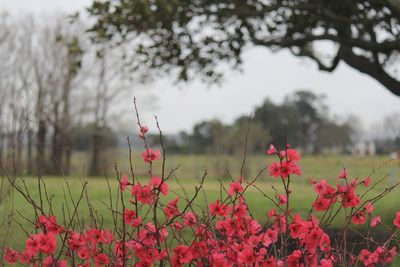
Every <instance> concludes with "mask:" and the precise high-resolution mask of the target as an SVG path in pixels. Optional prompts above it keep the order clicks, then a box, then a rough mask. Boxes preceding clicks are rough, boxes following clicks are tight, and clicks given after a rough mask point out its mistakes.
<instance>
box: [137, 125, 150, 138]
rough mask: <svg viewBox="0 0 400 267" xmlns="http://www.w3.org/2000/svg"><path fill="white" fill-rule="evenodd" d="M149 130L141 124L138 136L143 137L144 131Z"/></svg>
mask: <svg viewBox="0 0 400 267" xmlns="http://www.w3.org/2000/svg"><path fill="white" fill-rule="evenodd" d="M148 131H149V128H147V126H142V127H140V131H139V137H140V138H142V139H144V135H145V133H147V132H148Z"/></svg>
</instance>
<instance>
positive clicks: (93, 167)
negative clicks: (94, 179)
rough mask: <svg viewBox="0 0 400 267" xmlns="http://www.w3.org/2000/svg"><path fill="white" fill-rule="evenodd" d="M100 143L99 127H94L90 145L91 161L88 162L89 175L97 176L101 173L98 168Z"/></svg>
mask: <svg viewBox="0 0 400 267" xmlns="http://www.w3.org/2000/svg"><path fill="white" fill-rule="evenodd" d="M101 144H102V136H101V132H100V127H96V128H95V129H94V132H93V135H92V146H91V162H90V170H89V175H90V176H99V175H101V174H102V170H101V168H100V146H101Z"/></svg>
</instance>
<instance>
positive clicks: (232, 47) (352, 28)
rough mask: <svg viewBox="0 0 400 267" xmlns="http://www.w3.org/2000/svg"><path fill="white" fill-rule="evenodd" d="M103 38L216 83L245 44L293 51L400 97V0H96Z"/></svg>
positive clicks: (147, 60)
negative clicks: (350, 72)
mask: <svg viewBox="0 0 400 267" xmlns="http://www.w3.org/2000/svg"><path fill="white" fill-rule="evenodd" d="M88 10H89V13H90V14H91V15H92V16H93V17H94V18H95V24H94V25H93V27H92V28H91V31H93V32H95V33H96V37H97V40H108V41H117V42H120V41H126V40H127V41H130V42H131V44H132V46H131V47H132V50H131V51H130V52H131V53H130V56H129V57H128V58H130V59H131V66H132V68H133V69H138V68H139V67H140V68H142V69H143V68H146V67H149V68H151V69H153V70H155V71H156V73H158V72H163V73H167V74H169V75H170V74H171V73H173V74H176V75H177V76H176V77H178V79H179V80H189V79H192V78H194V77H199V75H200V76H201V77H202V78H205V79H206V80H207V81H212V82H214V81H216V80H218V79H219V78H221V75H222V72H221V69H220V68H219V66H220V63H225V64H226V63H227V64H229V65H231V66H239V65H240V64H241V63H242V56H243V52H244V50H245V49H247V48H250V47H254V46H263V47H268V48H270V49H272V50H273V51H276V50H280V49H288V50H289V51H290V52H291V53H292V54H293V55H295V56H299V57H306V58H308V59H311V60H312V61H314V62H315V63H316V65H317V66H318V68H319V69H320V70H322V71H328V72H332V71H334V70H335V69H336V68H337V66H338V65H339V63H340V62H342V61H343V62H345V63H346V64H347V65H349V66H350V67H352V68H354V69H356V70H358V71H360V72H362V73H364V74H366V75H368V76H370V77H372V78H373V79H375V80H377V81H378V82H379V83H381V84H382V85H383V86H384V87H385V88H386V89H388V90H389V91H390V92H391V93H393V94H395V95H397V96H400V80H399V76H398V74H397V67H398V65H396V61H397V59H398V58H399V52H400V21H399V20H400V2H399V1H398V0H352V1H348V0H336V1H331V0H247V1H243V0H218V1H215V0H213V1H211V0H173V1H165V0H151V1H150V0H116V1H109V0H108V1H95V2H94V3H93V4H92V6H91V7H90V8H89V9H88Z"/></svg>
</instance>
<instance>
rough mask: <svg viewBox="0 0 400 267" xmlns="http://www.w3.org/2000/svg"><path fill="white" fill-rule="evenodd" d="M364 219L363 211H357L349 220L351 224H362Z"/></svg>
mask: <svg viewBox="0 0 400 267" xmlns="http://www.w3.org/2000/svg"><path fill="white" fill-rule="evenodd" d="M365 221H366V218H365V212H364V211H357V212H356V213H354V214H353V216H352V217H351V222H352V223H353V224H364V223H365Z"/></svg>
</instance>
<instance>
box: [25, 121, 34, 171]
mask: <svg viewBox="0 0 400 267" xmlns="http://www.w3.org/2000/svg"><path fill="white" fill-rule="evenodd" d="M32 138H33V130H32V129H31V128H30V127H29V129H28V136H27V148H26V161H27V165H26V174H28V175H32V173H33V156H32Z"/></svg>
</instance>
